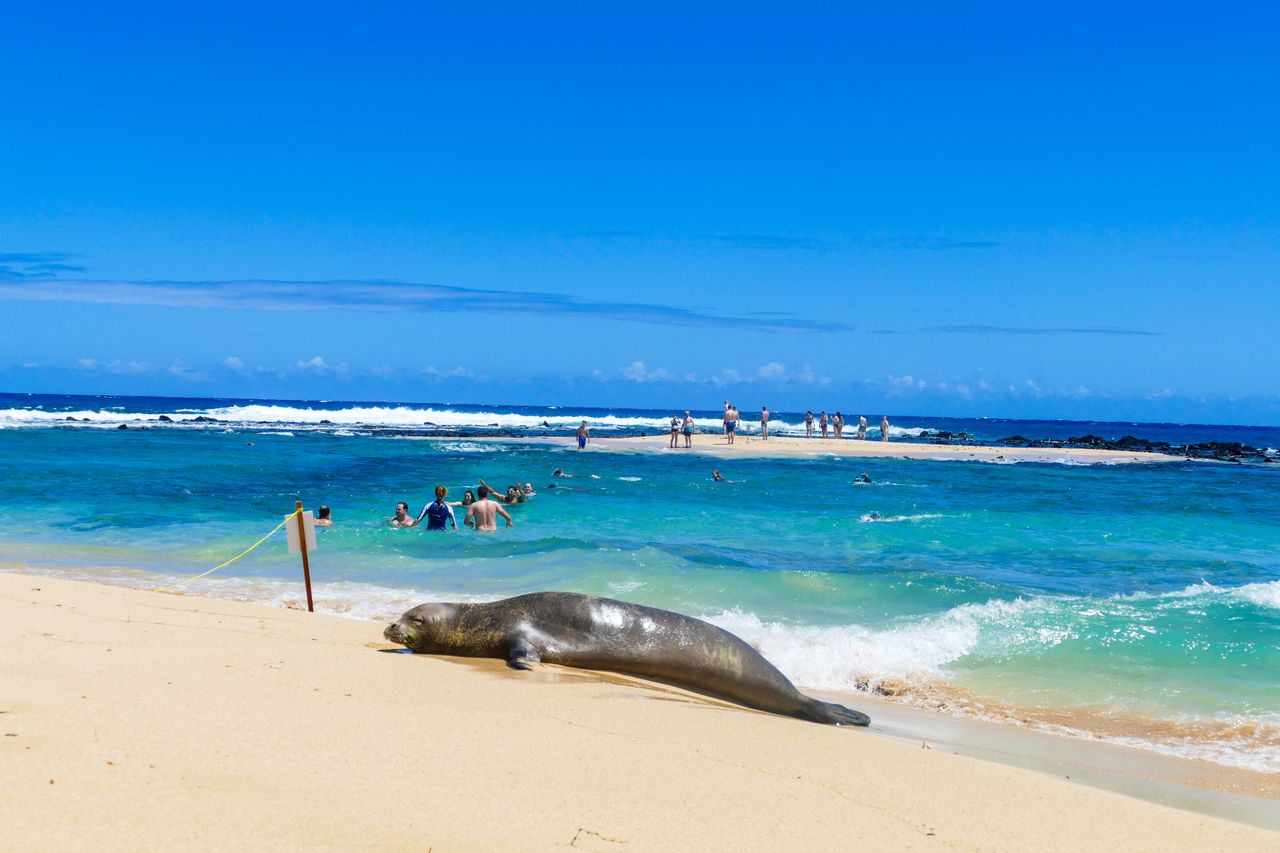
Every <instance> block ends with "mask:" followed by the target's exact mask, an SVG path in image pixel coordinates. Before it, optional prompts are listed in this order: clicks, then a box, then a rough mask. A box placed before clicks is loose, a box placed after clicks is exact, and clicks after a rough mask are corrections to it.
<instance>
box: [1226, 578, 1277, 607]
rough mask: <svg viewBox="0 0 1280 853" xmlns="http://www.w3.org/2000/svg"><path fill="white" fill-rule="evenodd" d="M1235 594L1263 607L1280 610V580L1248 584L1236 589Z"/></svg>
mask: <svg viewBox="0 0 1280 853" xmlns="http://www.w3.org/2000/svg"><path fill="white" fill-rule="evenodd" d="M1235 594H1236V595H1237V596H1239V597H1240V598H1243V599H1245V600H1246V601H1252V602H1253V603H1254V604H1257V605H1259V606H1261V607H1270V608H1271V609H1273V610H1280V581H1271V583H1251V584H1246V585H1245V586H1242V587H1239V588H1238V589H1236V590H1235Z"/></svg>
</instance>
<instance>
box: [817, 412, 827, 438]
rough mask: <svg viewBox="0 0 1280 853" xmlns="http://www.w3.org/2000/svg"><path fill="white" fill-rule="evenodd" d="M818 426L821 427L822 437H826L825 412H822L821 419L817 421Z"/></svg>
mask: <svg viewBox="0 0 1280 853" xmlns="http://www.w3.org/2000/svg"><path fill="white" fill-rule="evenodd" d="M818 426H820V427H822V437H823V438H826V437H827V410H826V409H823V410H822V417H821V418H819V419H818Z"/></svg>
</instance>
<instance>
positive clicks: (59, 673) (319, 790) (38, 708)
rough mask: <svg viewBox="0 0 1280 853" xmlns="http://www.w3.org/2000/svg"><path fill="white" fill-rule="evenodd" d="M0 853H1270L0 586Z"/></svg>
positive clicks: (839, 735) (776, 729)
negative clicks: (991, 852) (865, 852)
mask: <svg viewBox="0 0 1280 853" xmlns="http://www.w3.org/2000/svg"><path fill="white" fill-rule="evenodd" d="M0 637H3V645H2V646H0V648H3V651H2V652H0V735H3V736H2V737H0V778H2V779H3V785H0V792H2V793H0V815H2V816H3V824H2V825H3V829H2V830H0V833H2V834H0V838H2V839H3V841H2V842H0V846H3V847H5V848H8V849H22V850H64V849H130V850H147V849H157V850H159V849H163V850H166V851H168V850H182V849H193V848H194V849H238V850H245V849H253V850H259V849H281V848H283V849H296V848H324V849H327V848H342V849H350V848H360V849H388V850H398V849H404V850H410V849H412V850H427V849H429V848H430V849H435V850H510V849H563V848H572V849H575V850H597V851H599V850H614V851H618V850H655V849H656V850H686V849H690V850H692V849H697V850H703V849H708V848H711V849H735V850H737V849H749V850H780V849H797V850H802V849H856V848H859V847H869V848H872V849H885V848H888V849H903V848H908V847H911V848H922V849H935V848H942V849H1005V850H1057V849H1064V850H1066V849H1070V850H1079V849H1108V850H1111V849H1123V850H1207V849H1215V850H1219V849H1230V850H1276V849H1280V833H1273V832H1267V831H1265V830H1261V829H1256V828H1253V827H1249V826H1244V825H1240V824H1235V823H1230V822H1227V821H1223V820H1219V819H1215V818H1208V817H1202V816H1200V815H1197V814H1193V813H1190V812H1184V811H1178V810H1174V809H1170V808H1166V807H1163V806H1158V805H1154V804H1151V803H1146V802H1142V801H1139V800H1134V799H1130V798H1127V797H1124V796H1121V795H1118V794H1113V793H1109V792H1106V791H1100V790H1097V789H1094V788H1089V787H1085V786H1083V785H1079V784H1075V783H1073V782H1069V781H1066V780H1063V779H1058V778H1053V777H1050V776H1047V775H1045V774H1042V773H1036V772H1032V771H1028V770H1022V769H1018V768H1012V767H1006V766H1001V765H998V764H992V763H987V762H985V761H981V760H977V759H974V758H966V757H960V756H956V755H953V754H950V753H948V752H944V751H941V750H937V749H933V750H928V749H921V748H920V747H919V746H913V745H911V744H907V743H903V742H899V741H896V740H893V739H890V738H886V737H878V736H875V735H874V734H871V733H869V732H867V731H865V730H858V729H839V728H832V727H824V726H818V725H814V724H809V723H803V722H799V721H795V720H790V719H784V718H779V717H774V716H770V715H766V714H760V713H754V712H750V711H745V710H741V709H737V708H732V707H728V706H725V705H721V704H718V703H714V702H709V701H706V700H702V699H698V698H695V697H691V696H689V695H687V694H684V693H682V692H680V691H675V690H671V689H668V688H659V687H652V688H651V687H643V686H635V685H634V684H629V683H622V682H620V680H618V679H597V678H592V677H586V676H582V675H579V674H577V673H574V672H571V671H567V670H556V669H550V668H548V669H545V670H543V671H542V672H541V673H536V674H533V675H532V676H530V675H529V674H523V673H512V672H509V671H508V670H506V669H505V668H504V667H503V666H502V665H501V664H500V663H498V662H459V661H453V660H448V659H441V658H432V657H427V656H421V655H404V654H394V653H388V652H385V651H380V649H385V648H389V647H388V646H387V645H386V644H385V643H384V642H383V641H382V640H381V626H380V625H376V624H373V623H369V622H360V621H355V620H345V619H340V618H336V617H326V616H316V615H312V614H307V613H301V612H294V611H288V610H280V609H273V608H269V607H264V606H259V605H250V604H242V603H236V602H226V601H213V600H208V599H198V598H193V597H184V596H173V595H162V594H155V593H147V592H140V591H137V590H129V589H121V588H115V587H104V586H98V585H93V584H85V583H75V582H69V581H62V580H55V579H51V578H45V577H35V576H28V575H20V574H7V573H6V574H0Z"/></svg>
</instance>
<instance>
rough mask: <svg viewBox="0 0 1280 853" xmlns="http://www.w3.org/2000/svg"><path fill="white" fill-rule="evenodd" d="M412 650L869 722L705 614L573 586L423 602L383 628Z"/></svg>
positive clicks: (832, 720)
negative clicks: (796, 680) (804, 686)
mask: <svg viewBox="0 0 1280 853" xmlns="http://www.w3.org/2000/svg"><path fill="white" fill-rule="evenodd" d="M383 636H385V637H386V638H387V639H388V640H390V641H391V642H393V643H399V644H400V645H402V646H407V647H409V648H410V649H412V650H413V651H415V652H424V653H427V654H439V655H457V656H459V657H486V658H501V659H503V660H505V661H506V662H507V665H508V666H511V667H513V668H515V669H532V668H533V665H534V664H536V663H552V664H558V665H560V666H572V667H580V668H582V669H600V670H608V671H611V672H621V673H625V674H627V675H638V676H641V677H643V678H651V679H654V680H655V681H661V682H665V683H667V684H673V685H675V686H677V687H683V688H685V689H687V690H692V691H694V692H697V693H704V694H706V695H708V696H714V697H717V698H719V699H727V700H728V701H730V702H736V703H738V704H740V705H745V706H747V707H748V708H755V709H756V710H759V711H768V712H770V713H773V714H782V715H784V716H788V717H798V718H799V719H802V720H810V721H812V722H815V723H829V724H832V725H837V726H841V725H852V726H865V725H867V724H868V723H870V722H871V719H870V718H869V717H868V716H867V715H866V714H863V713H861V712H859V711H854V710H851V709H849V708H845V707H843V706H841V705H836V704H833V703H831V702H823V701H821V700H819V699H814V698H812V697H809V696H805V695H804V694H803V693H801V692H800V691H799V690H796V688H795V686H794V685H793V684H792V683H791V682H790V681H788V680H787V677H786V676H785V675H783V674H782V673H781V672H779V671H778V670H777V669H776V668H775V667H774V666H773V664H771V663H769V662H768V661H767V660H765V659H764V658H763V657H761V656H760V653H759V652H757V651H756V650H755V649H753V648H751V646H749V645H747V644H746V643H745V642H743V641H742V640H741V639H739V638H738V637H735V636H734V635H733V634H730V633H729V632H728V631H725V630H723V629H721V628H717V627H716V626H715V625H712V624H710V623H709V622H703V621H702V620H701V619H694V618H692V617H690V616H682V615H680V614H679V613H672V612H671V611H669V610H659V609H657V608H655V607H645V606H643V605H639V604H631V603H629V602H625V601H615V600H614V599H611V598H597V597H595V596H591V595H580V594H578V593H573V592H534V593H530V594H528V595H518V596H516V597H514V598H507V599H503V600H502V601H494V602H490V603H488V604H423V605H420V606H418V607H415V608H413V609H412V610H410V611H408V612H407V613H405V614H404V615H403V616H401V617H400V619H399V620H398V621H396V622H393V623H391V624H390V625H388V626H387V629H386V631H384V632H383Z"/></svg>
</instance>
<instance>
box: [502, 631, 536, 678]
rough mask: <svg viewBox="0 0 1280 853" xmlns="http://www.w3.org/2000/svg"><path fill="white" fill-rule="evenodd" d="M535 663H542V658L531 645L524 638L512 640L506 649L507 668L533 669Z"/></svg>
mask: <svg viewBox="0 0 1280 853" xmlns="http://www.w3.org/2000/svg"><path fill="white" fill-rule="evenodd" d="M535 663H542V658H541V657H540V656H539V655H538V650H537V649H535V648H534V647H533V644H532V643H530V642H529V641H528V640H526V639H525V638H524V637H517V638H515V639H513V640H512V641H511V646H510V647H509V648H508V649H507V666H509V667H511V668H512V669H526V670H527V669H533V665H534V664H535Z"/></svg>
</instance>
